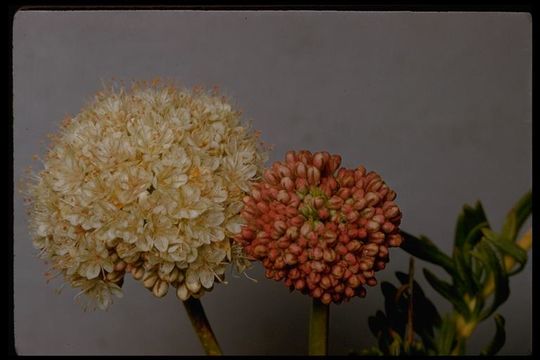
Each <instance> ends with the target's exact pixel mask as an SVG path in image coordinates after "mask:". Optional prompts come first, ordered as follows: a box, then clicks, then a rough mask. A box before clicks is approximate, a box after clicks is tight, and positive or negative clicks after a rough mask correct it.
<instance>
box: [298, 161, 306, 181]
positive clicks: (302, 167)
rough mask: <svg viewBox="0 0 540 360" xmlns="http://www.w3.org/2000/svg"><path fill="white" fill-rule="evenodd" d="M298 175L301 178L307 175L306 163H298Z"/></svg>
mask: <svg viewBox="0 0 540 360" xmlns="http://www.w3.org/2000/svg"><path fill="white" fill-rule="evenodd" d="M296 176H297V177H299V178H306V177H307V168H306V165H305V164H304V163H302V162H299V163H298V164H297V165H296Z"/></svg>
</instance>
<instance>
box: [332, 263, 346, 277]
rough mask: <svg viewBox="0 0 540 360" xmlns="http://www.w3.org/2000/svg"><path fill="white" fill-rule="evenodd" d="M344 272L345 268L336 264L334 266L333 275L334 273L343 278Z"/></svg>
mask: <svg viewBox="0 0 540 360" xmlns="http://www.w3.org/2000/svg"><path fill="white" fill-rule="evenodd" d="M344 272H345V270H344V269H343V268H342V267H341V266H339V265H334V266H333V267H332V275H334V276H335V277H336V278H337V279H339V278H341V277H342V276H343V273H344Z"/></svg>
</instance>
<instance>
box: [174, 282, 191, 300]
mask: <svg viewBox="0 0 540 360" xmlns="http://www.w3.org/2000/svg"><path fill="white" fill-rule="evenodd" d="M176 296H178V298H179V299H180V300H182V301H186V300H187V299H188V298H189V291H188V289H187V287H186V285H185V284H182V285H180V286H179V287H178V288H177V289H176Z"/></svg>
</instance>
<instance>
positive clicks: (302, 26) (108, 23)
mask: <svg viewBox="0 0 540 360" xmlns="http://www.w3.org/2000/svg"><path fill="white" fill-rule="evenodd" d="M13 30H14V31H13V37H14V39H13V46H14V59H13V65H14V111H15V114H14V115H15V120H14V145H15V153H14V161H15V168H14V169H15V173H14V176H15V180H16V181H17V179H19V178H20V177H21V176H22V171H23V169H24V167H26V166H28V165H30V164H32V163H33V162H32V160H31V156H32V155H33V154H41V153H43V152H44V149H45V145H44V143H43V142H42V140H44V139H45V136H46V134H47V133H50V132H52V131H55V130H56V129H57V125H58V123H59V121H60V120H61V119H62V118H63V117H64V116H65V115H66V114H76V113H77V112H78V111H79V109H80V108H81V107H82V106H83V105H84V104H85V103H86V102H87V101H88V100H89V99H90V98H91V96H92V95H93V94H94V93H95V92H96V91H98V90H99V89H100V87H101V79H105V80H109V79H111V78H112V77H115V78H118V79H124V80H130V79H150V78H153V77H154V76H161V77H166V78H173V79H176V80H178V81H180V82H181V83H182V84H184V85H185V86H188V87H191V86H192V85H195V84H203V85H207V86H212V85H214V84H217V85H219V86H220V87H221V88H222V89H223V91H224V92H225V93H226V94H228V95H230V96H232V98H233V99H234V101H235V102H236V103H237V104H238V105H239V106H240V107H241V108H242V109H243V111H244V114H245V118H246V119H251V120H253V123H254V126H255V127H256V128H257V129H259V130H261V131H262V134H263V135H262V136H263V139H264V140H266V141H267V142H269V143H272V144H274V145H275V147H274V151H273V152H272V155H271V158H270V160H271V161H273V160H277V159H280V158H282V157H283V156H284V154H285V152H286V151H287V150H289V149H301V148H307V149H311V150H322V149H326V150H328V151H331V152H334V153H340V154H341V155H342V156H343V159H344V165H346V166H351V167H352V166H355V165H358V164H364V165H365V166H366V167H367V168H368V169H370V170H375V171H377V172H379V173H380V174H381V175H382V176H383V178H384V179H385V180H386V182H387V183H388V184H389V185H390V186H391V187H393V188H394V189H395V190H396V191H397V193H398V198H397V201H398V203H399V205H400V206H401V208H402V210H403V213H404V219H403V228H404V229H406V230H407V231H409V232H412V233H415V234H418V233H424V234H427V235H429V236H430V237H431V238H432V239H433V240H434V241H435V242H436V243H437V244H438V245H439V246H440V247H441V248H443V249H444V250H445V251H450V249H451V242H452V236H453V231H454V225H455V220H456V216H457V214H458V212H459V211H460V208H461V206H462V204H464V203H472V202H474V201H475V200H477V199H481V200H482V201H483V203H484V205H485V208H486V211H487V213H488V217H489V218H490V220H491V222H492V223H493V224H496V225H497V226H498V225H499V224H501V221H502V219H503V216H504V215H505V213H506V211H507V210H508V209H509V208H510V207H511V206H512V204H513V203H514V201H515V200H517V199H518V197H519V196H521V195H522V194H523V193H524V192H525V191H527V190H528V189H529V188H530V187H531V186H532V182H531V176H532V174H531V164H532V162H531V143H532V139H531V126H532V117H531V89H532V87H531V57H532V49H531V48H532V44H531V17H530V16H529V15H528V14H525V13H513V14H512V13H411V12H396V13H394V12H387V13H377V12H366V13H354V12H293V11H288V12H262V11H260V12H196V11H166V12H158V11H154V12H149V11H138V12H133V11H131V12H130V11H126V12H104V11H100V12H19V13H17V14H16V17H15V23H14V29H13ZM35 165H36V166H35V167H36V168H39V164H35ZM14 201H15V204H14V206H15V228H14V229H15V239H14V241H15V247H14V248H15V264H14V265H15V335H16V347H17V350H18V352H19V353H20V354H169V355H175V354H202V350H201V348H200V346H199V344H198V342H197V339H196V337H195V335H194V334H193V332H192V330H191V327H190V324H189V321H188V318H187V317H186V315H185V313H184V309H183V307H182V305H181V304H180V302H179V300H177V299H176V297H175V295H174V294H173V293H170V294H168V295H167V296H166V297H165V298H164V299H156V298H154V297H153V296H152V295H151V294H150V293H149V292H148V291H147V290H146V289H144V288H143V287H142V286H140V285H139V284H137V283H135V282H134V281H133V280H132V279H129V280H127V281H126V283H125V286H124V288H125V297H124V298H123V299H120V300H119V301H116V302H115V304H114V305H113V306H112V308H111V309H110V310H109V311H107V312H100V311H98V312H93V313H85V312H83V311H82V310H81V308H80V307H79V305H78V304H76V303H75V302H74V301H73V295H74V294H75V293H76V291H75V290H73V289H66V290H64V292H63V293H62V294H61V295H56V294H55V292H54V289H55V288H56V287H57V286H59V284H60V282H55V283H53V284H48V285H47V284H46V282H45V279H44V277H43V272H44V271H45V270H46V266H45V265H44V264H43V263H42V262H41V261H40V260H38V259H37V258H36V256H35V255H36V251H35V250H34V249H33V248H32V245H31V241H30V238H29V235H28V231H27V227H26V215H25V213H24V208H23V204H22V199H21V196H19V195H18V194H16V195H15V197H14ZM407 263H408V256H407V255H406V253H404V252H403V251H401V250H399V249H394V250H392V251H391V262H390V265H389V266H388V268H387V270H385V271H383V272H381V273H379V275H378V279H379V280H391V281H393V282H394V281H395V278H394V275H393V273H394V271H396V270H406V267H407ZM424 265H426V264H425V263H422V262H419V263H418V268H421V267H423V266H424ZM531 268H532V261H530V262H529V264H528V265H527V267H526V269H525V271H524V272H523V273H521V274H519V275H518V276H516V277H514V278H512V281H511V287H512V290H513V293H512V296H511V299H510V300H509V301H508V302H507V303H506V304H505V305H504V306H503V307H502V308H501V313H502V314H503V315H504V316H505V317H506V321H507V334H508V340H507V344H506V345H505V347H504V348H503V350H502V352H501V353H503V354H526V353H528V352H529V351H530V350H531ZM418 272H419V271H418ZM250 275H251V276H253V277H255V278H257V279H259V282H258V283H253V282H251V281H249V280H248V279H246V278H243V277H242V278H232V277H229V281H230V284H229V285H228V286H218V287H217V288H216V289H215V291H214V292H213V293H211V294H209V295H207V296H205V297H204V299H203V303H204V305H205V307H206V311H207V314H208V316H209V318H210V320H211V322H212V324H213V327H214V330H215V332H216V334H217V336H218V337H219V340H220V342H221V344H222V347H223V350H224V352H225V353H227V354H303V353H304V352H305V350H306V346H307V328H306V325H307V319H308V310H309V303H310V299H309V298H308V297H305V296H302V295H300V294H298V293H293V294H289V293H288V291H287V289H286V288H285V287H284V286H283V285H282V284H281V283H276V282H273V281H269V280H266V279H264V277H263V272H262V271H261V268H260V267H259V266H258V265H257V266H256V267H255V268H254V269H253V270H252V271H251V272H250ZM419 278H420V281H421V283H422V284H425V281H424V279H423V276H422V275H420V276H419ZM427 292H428V294H429V295H431V296H432V298H433V299H434V300H435V301H437V302H438V303H440V304H441V308H442V309H443V310H447V309H449V307H448V305H447V304H446V303H445V302H444V301H443V300H442V299H441V298H440V297H439V296H438V295H436V294H434V293H433V291H430V289H427ZM382 306H383V304H382V296H381V294H380V289H379V287H377V288H370V289H368V296H367V298H365V299H355V300H354V301H352V302H350V303H348V304H343V305H340V306H332V309H331V325H330V328H331V329H330V330H331V337H330V343H331V345H330V353H331V354H346V353H347V352H348V351H349V350H351V349H353V348H354V349H359V348H363V347H365V346H370V345H373V344H375V340H374V338H373V336H372V335H371V333H370V332H369V330H368V327H367V317H368V316H369V315H372V314H374V313H375V311H376V310H377V309H380V308H382ZM493 331H494V326H493V325H492V324H491V323H489V324H486V325H485V326H481V327H480V328H479V329H478V330H477V332H476V335H475V336H474V339H473V340H472V342H471V345H470V347H469V351H470V352H471V353H475V352H478V351H479V349H481V348H482V347H483V345H484V344H486V343H487V342H488V341H489V339H490V338H491V336H492V334H493Z"/></svg>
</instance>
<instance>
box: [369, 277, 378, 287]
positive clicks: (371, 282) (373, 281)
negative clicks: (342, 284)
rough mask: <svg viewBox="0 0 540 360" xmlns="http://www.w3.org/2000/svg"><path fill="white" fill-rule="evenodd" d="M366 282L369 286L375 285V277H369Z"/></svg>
mask: <svg viewBox="0 0 540 360" xmlns="http://www.w3.org/2000/svg"><path fill="white" fill-rule="evenodd" d="M366 284H368V285H369V286H375V285H377V279H375V278H374V277H371V278H369V279H367V280H366Z"/></svg>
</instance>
